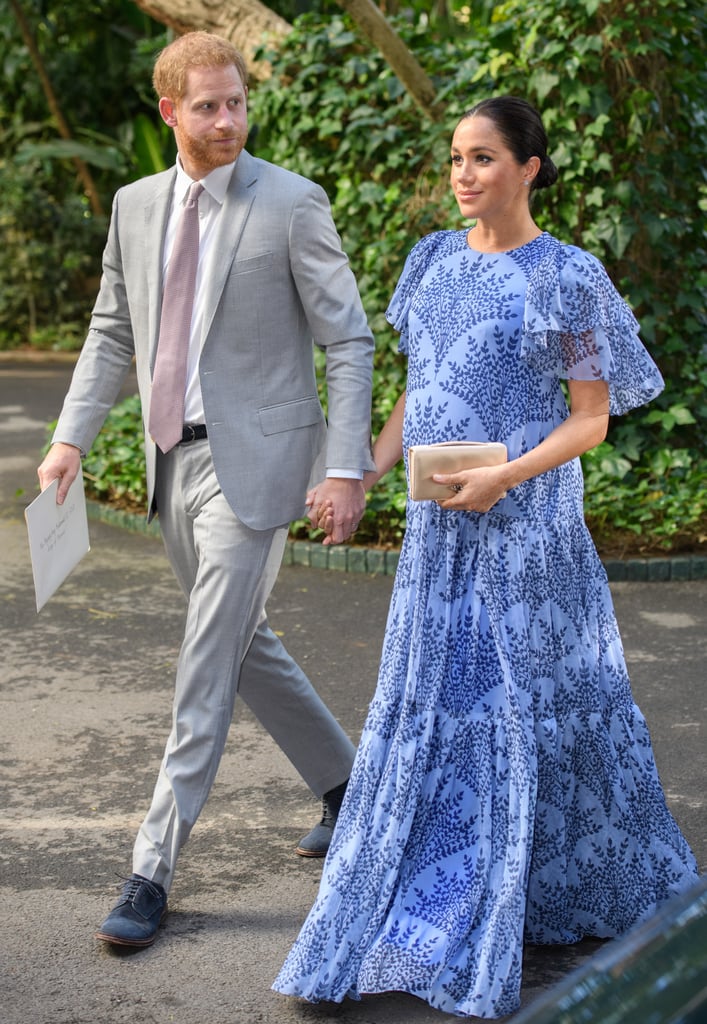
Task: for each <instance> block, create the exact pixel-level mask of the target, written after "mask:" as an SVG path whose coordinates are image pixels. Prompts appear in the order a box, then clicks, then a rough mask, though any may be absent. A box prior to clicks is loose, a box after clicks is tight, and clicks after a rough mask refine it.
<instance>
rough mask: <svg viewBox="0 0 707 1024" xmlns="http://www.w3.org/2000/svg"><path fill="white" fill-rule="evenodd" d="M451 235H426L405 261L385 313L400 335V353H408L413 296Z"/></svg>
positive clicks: (437, 232) (438, 232)
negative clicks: (441, 247)
mask: <svg viewBox="0 0 707 1024" xmlns="http://www.w3.org/2000/svg"><path fill="white" fill-rule="evenodd" d="M449 234H450V232H448V231H435V232H434V233H433V234H431V235H425V237H424V238H421V239H420V241H419V242H418V243H417V244H416V245H415V246H414V247H413V248H412V249H411V250H410V254H409V256H408V258H407V259H406V260H405V266H404V267H403V272H402V274H401V275H400V277H399V279H398V283H397V285H396V286H395V291H394V292H393V297H392V299H391V300H390V305H389V306H388V309H387V310H386V313H385V318H386V320H387V321H388V323H389V324H391V325H392V326H393V327H394V328H395V330H396V331H398V333H399V334H400V342H399V345H398V351H400V352H404V353H407V351H408V313H409V311H410V305H411V303H412V299H413V296H414V294H415V292H416V291H417V288H418V286H419V284H420V281H421V280H422V278H423V276H424V274H425V271H426V270H427V268H428V267H429V265H430V263H431V262H432V259H433V258H434V255H435V253H436V252H437V250H438V249H439V247H440V245H441V244H442V242H443V241H444V239H445V238H446V237H447V236H448V235H449Z"/></svg>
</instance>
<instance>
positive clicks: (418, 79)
mask: <svg viewBox="0 0 707 1024" xmlns="http://www.w3.org/2000/svg"><path fill="white" fill-rule="evenodd" d="M337 3H338V4H339V6H340V7H343V9H344V10H345V11H346V12H347V13H348V14H349V15H350V16H351V17H352V18H353V20H354V21H355V22H356V24H357V25H358V27H359V28H360V30H361V32H362V33H363V35H364V36H365V37H366V39H367V40H368V41H369V43H371V44H372V45H373V46H374V47H375V48H376V49H377V50H378V51H379V52H380V53H381V54H382V55H383V56H384V57H385V59H386V60H387V62H388V63H389V64H390V66H391V68H392V70H393V71H394V73H395V75H396V76H397V77H398V78H399V79H400V81H401V83H402V84H403V85H404V86H405V89H406V90H407V92H408V93H409V94H410V95H411V96H412V98H413V100H414V101H415V103H416V105H417V106H418V107H419V108H420V110H422V111H423V112H424V113H425V114H427V116H428V117H431V118H434V117H438V116H439V115H440V113H441V111H440V109H439V108H438V107H436V106H435V102H434V99H435V87H434V85H433V84H432V80H431V79H430V78H429V76H428V75H427V73H426V72H425V71H424V70H423V69H422V67H420V65H419V64H418V62H417V60H416V59H415V57H414V56H413V55H412V53H411V52H410V50H408V48H407V46H406V45H405V43H404V42H403V41H402V39H401V38H400V36H399V35H398V33H397V32H396V31H395V29H394V28H393V27H392V26H391V25H390V23H389V22H388V21H387V20H386V17H385V15H384V14H383V13H382V11H381V10H380V8H379V7H377V6H376V5H375V4H374V3H373V0H337Z"/></svg>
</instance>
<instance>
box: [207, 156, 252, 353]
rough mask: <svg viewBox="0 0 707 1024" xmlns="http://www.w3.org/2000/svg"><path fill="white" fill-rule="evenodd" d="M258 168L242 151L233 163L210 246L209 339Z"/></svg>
mask: <svg viewBox="0 0 707 1024" xmlns="http://www.w3.org/2000/svg"><path fill="white" fill-rule="evenodd" d="M257 167H258V165H257V162H256V161H255V160H254V159H253V157H252V156H251V155H250V153H248V152H246V151H245V150H243V152H242V153H241V154H240V156H239V157H238V160H237V161H236V166H235V167H234V169H233V175H232V177H231V180H230V182H229V185H228V190H227V192H226V198H225V199H224V203H223V209H222V210H221V213H220V215H219V223H218V227H217V229H216V233H215V235H214V238H213V243H212V244H213V247H214V253H215V254H217V258H216V259H214V260H213V261H212V264H211V266H212V269H213V273H212V274H211V277H210V278H209V280H208V281H207V282H206V293H205V296H204V337H207V336H208V333H209V331H210V329H211V324H212V322H213V318H214V316H215V314H216V309H217V307H218V304H219V301H220V299H221V295H222V294H223V290H224V288H225V286H226V281H227V280H228V275H229V273H230V271H231V265H232V264H233V260H234V259H235V255H236V250H237V248H238V243H239V241H240V238H241V235H242V233H243V228H244V227H245V223H246V221H247V219H248V215H249V213H250V210H251V206H252V205H253V201H254V199H255V195H256V182H257V179H258V171H257Z"/></svg>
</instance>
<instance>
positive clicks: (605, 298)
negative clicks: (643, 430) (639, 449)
mask: <svg viewBox="0 0 707 1024" xmlns="http://www.w3.org/2000/svg"><path fill="white" fill-rule="evenodd" d="M388 318H389V320H390V321H391V323H393V325H394V326H395V327H396V328H397V329H398V330H399V331H400V333H401V343H400V347H401V350H402V351H403V352H406V353H407V355H408V361H409V367H408V386H407V399H406V410H405V419H404V429H403V442H404V448H405V450H407V447H408V446H409V445H411V444H422V443H428V442H434V441H443V440H450V439H468V440H474V441H483V440H491V441H503V442H504V443H505V444H506V445H507V446H508V453H509V458H510V459H513V458H516V457H518V456H519V455H521V454H522V453H523V452H526V451H528V450H529V449H531V448H533V447H535V446H536V445H537V444H539V443H540V442H541V441H542V440H543V439H544V438H545V437H547V435H548V434H549V433H550V432H551V431H552V430H553V428H554V427H556V426H557V425H558V424H559V423H561V422H562V421H563V420H564V419H565V418H566V417H567V415H568V409H567V405H566V402H565V398H564V397H563V391H562V387H561V384H560V379H561V378H574V379H579V380H594V379H597V378H601V379H603V380H606V381H608V382H609V386H610V401H611V412H612V413H613V414H616V413H621V412H625V411H627V410H628V409H630V408H632V407H634V406H637V405H640V404H642V403H644V402H647V401H649V400H650V399H651V398H652V397H654V396H655V395H656V394H657V393H658V392H659V391H660V390H661V388H662V386H663V382H662V379H661V377H660V374H659V372H658V370H657V368H656V366H655V364H654V363H653V361H652V360H651V358H650V356H649V355H648V353H647V352H646V350H645V349H644V347H643V346H642V344H641V342H640V341H639V339H638V337H637V326H638V325H637V324H636V321H635V319H634V317H633V315H632V313H631V312H630V310H629V308H628V306H627V305H626V304H625V303H624V302H623V300H622V299H621V298H620V297H619V295H618V293H617V292H616V291H615V289H614V287H613V285H612V284H611V282H610V281H609V279H608V277H607V275H606V273H605V271H604V269H603V267H602V266H601V264H600V263H599V262H598V261H597V260H596V259H595V258H594V257H592V256H591V255H589V254H588V253H586V252H584V251H583V250H580V249H577V248H575V247H573V246H567V245H563V244H562V243H560V242H559V241H557V240H556V239H554V238H553V237H552V236H550V235H548V234H542V235H540V236H539V237H538V238H536V239H535V240H533V241H532V242H529V243H528V244H527V245H524V246H522V247H521V248H519V249H516V250H513V251H511V252H507V253H491V254H482V253H477V252H474V251H472V250H471V249H469V247H468V245H467V243H466V231H454V232H452V231H449V232H438V233H435V234H433V235H430V236H428V237H426V238H424V239H422V241H421V242H419V243H418V245H417V246H416V247H415V248H414V249H413V251H412V252H411V254H410V256H409V257H408V261H407V263H406V265H405V269H404V271H403V274H402V276H401V279H400V281H399V283H398V287H397V289H396V291H395V294H394V296H393V299H392V302H391V305H390V309H389V310H388ZM407 516H408V527H407V533H406V536H405V540H404V544H403V549H402V552H401V557H400V563H399V568H398V572H397V576H396V579H395V585H394V591H393V596H392V600H391V606H390V612H389V618H388V623H387V629H386V635H385V641H384V647H383V655H382V663H381V668H380V676H379V681H378V687H377V690H376V693H375V696H374V698H373V701H372V703H371V705H370V709H369V713H368V718H367V721H366V724H365V727H364V731H363V736H362V738H361V742H360V746H359V750H358V754H357V757H356V762H355V765H354V768H353V773H352V776H351V781H350V783H349V787H348V791H347V795H346V799H345V802H344V806H343V808H342V811H341V815H340V818H339V821H338V824H337V827H336V830H335V834H334V838H333V841H332V845H331V849H330V851H329V854H328V857H327V860H326V862H325V864H324V869H323V876H322V883H321V888H320V892H319V896H318V898H317V901H316V903H315V905H314V907H313V908H312V910H311V912H310V914H309V916H308V918H307V920H306V922H305V924H304V926H303V928H302V931H301V933H300V935H299V938H298V939H297V941H296V943H295V945H294V946H293V948H292V950H291V952H290V954H289V956H288V958H287V960H286V962H285V964H284V966H283V968H282V970H281V972H280V974H279V976H278V978H277V980H276V982H275V985H274V987H275V989H276V990H277V991H280V992H283V993H286V994H289V995H298V996H302V997H304V998H305V999H308V1000H310V1001H314V1002H316V1001H318V1000H334V1001H340V1000H342V999H343V998H344V997H345V996H346V995H350V996H353V997H356V996H358V995H359V994H360V993H374V992H383V991H405V992H409V993H412V994H413V995H416V996H419V997H421V998H423V999H426V1000H427V1001H428V1002H429V1003H430V1004H431V1005H432V1006H434V1007H437V1008H438V1009H441V1010H445V1011H447V1012H450V1013H454V1014H457V1015H459V1016H479V1017H497V1016H502V1015H505V1014H507V1013H510V1012H512V1011H513V1010H514V1009H516V1008H517V1007H518V1005H519V996H520V984H521V959H522V952H523V942H524V940H525V941H527V942H531V943H568V942H576V941H578V940H579V939H581V938H582V937H584V936H596V937H611V936H617V935H619V934H621V933H622V932H624V931H626V930H627V929H628V928H630V927H631V926H632V925H634V924H636V923H637V922H639V921H641V920H643V919H645V918H647V917H649V916H650V915H652V914H653V913H654V912H655V910H656V908H657V907H658V906H659V905H660V904H661V903H662V902H663V901H665V900H667V899H668V898H669V897H670V896H671V895H673V894H674V893H676V892H678V891H680V890H681V889H684V888H685V887H686V886H687V885H689V884H690V883H691V882H692V881H693V880H694V878H695V877H696V865H695V860H694V857H693V855H692V853H691V851H690V849H689V847H688V845H687V843H686V841H685V839H684V838H683V836H682V835H681V833H680V831H679V829H678V827H677V825H676V823H675V821H674V820H673V818H672V816H671V814H670V812H669V811H668V809H667V807H666V804H665V799H664V795H663V792H662V789H661V785H660V782H659V779H658V776H657V773H656V767H655V764H654V761H653V755H652V752H651V744H650V738H649V735H648V730H647V728H646V724H645V721H644V719H643V717H642V715H641V712H640V711H639V709H638V708H637V706H636V704H635V703H634V701H633V698H632V695H631V691H630V687H629V680H628V676H627V673H626V666H625V662H624V656H623V650H622V646H621V641H620V637H619V632H618V628H617V623H616V619H615V616H614V611H613V606H612V601H611V597H610V593H609V589H608V586H607V579H606V574H605V571H604V569H603V567H602V565H601V562H600V561H599V558H598V555H597V553H596V550H595V547H594V544H593V542H592V540H591V537H590V535H589V533H588V531H587V528H586V526H585V523H584V518H583V510H582V476H581V470H580V464H579V461H578V460H576V459H575V460H573V461H571V462H569V463H566V464H565V465H562V466H560V467H558V468H557V469H554V470H551V471H550V472H547V473H543V474H542V475H540V476H538V477H536V478H534V479H531V480H528V481H527V482H525V483H523V484H521V485H520V486H518V487H515V488H514V489H513V490H512V491H510V492H509V493H508V496H507V497H506V498H505V499H503V500H501V501H500V502H498V504H496V505H495V506H494V508H493V509H492V510H491V511H490V512H488V513H486V514H480V513H469V512H450V511H443V510H442V509H440V508H439V506H438V505H437V504H436V503H434V502H430V501H425V502H415V503H414V502H408V509H407Z"/></svg>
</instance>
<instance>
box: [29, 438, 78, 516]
mask: <svg viewBox="0 0 707 1024" xmlns="http://www.w3.org/2000/svg"><path fill="white" fill-rule="evenodd" d="M80 467H81V451H80V449H79V448H76V447H75V445H73V444H64V443H63V442H61V441H59V442H57V443H56V444H53V445H52V446H51V448H50V449H49V451H48V452H47V454H46V456H45V458H44V461H43V462H42V464H41V466H39V468H38V469H37V476H38V477H39V486H40V487H41V488H42V490H43V491H44V490H46V488H47V487H48V486H49V484H50V483H51V482H52V480H56V479H57V477H58V479H59V487H58V488H57V492H56V503H57V505H63V504H64V498H65V497H66V494H67V492H68V490H69V488H70V487H71V485H72V483H73V482H74V480H75V479H76V474H77V473H78V471H79V468H80Z"/></svg>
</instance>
